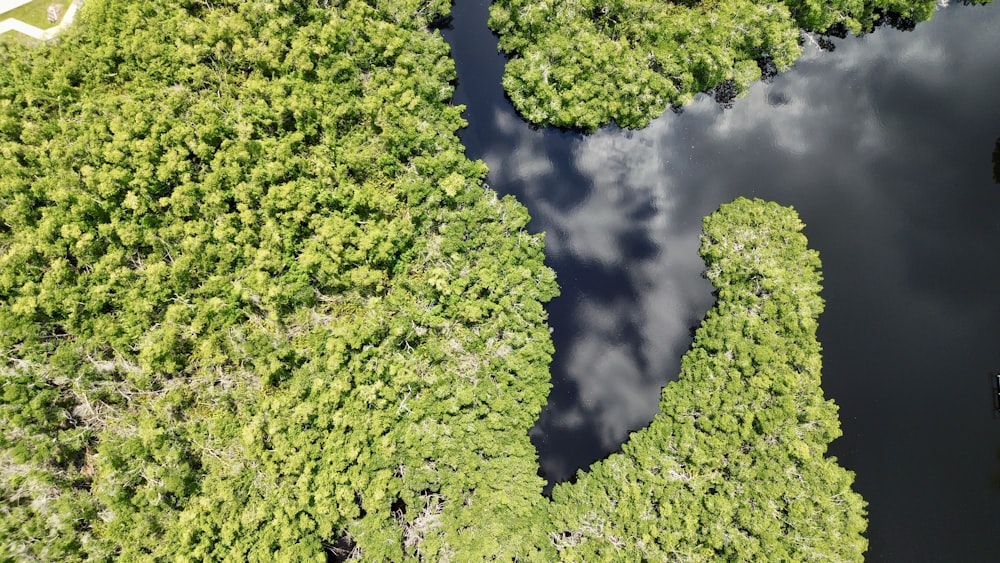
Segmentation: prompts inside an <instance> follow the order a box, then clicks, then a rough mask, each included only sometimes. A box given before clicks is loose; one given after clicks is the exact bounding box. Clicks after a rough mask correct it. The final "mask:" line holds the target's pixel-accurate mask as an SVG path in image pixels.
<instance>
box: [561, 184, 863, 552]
mask: <svg viewBox="0 0 1000 563" xmlns="http://www.w3.org/2000/svg"><path fill="white" fill-rule="evenodd" d="M802 227H803V225H802V223H801V222H800V221H799V219H798V216H797V215H796V214H795V212H794V211H793V210H792V209H790V208H786V207H781V206H779V205H777V204H774V203H766V202H763V201H760V200H753V201H751V200H746V199H739V200H737V201H735V202H733V203H731V204H728V205H724V206H722V208H721V209H720V210H719V211H717V212H716V213H714V214H712V215H710V216H709V217H707V218H706V219H705V221H704V233H703V235H702V239H701V250H700V254H701V256H702V257H703V258H704V260H705V264H706V266H707V270H706V275H707V277H708V279H709V280H711V282H712V284H713V285H715V287H716V288H717V290H718V291H717V295H718V300H717V302H716V304H715V306H714V307H713V308H712V310H711V311H709V313H708V314H707V315H706V317H705V320H704V321H703V322H702V324H701V327H700V328H699V329H698V331H697V333H696V334H695V338H694V342H693V344H692V345H691V349H690V350H689V351H688V352H687V353H686V354H685V355H684V357H683V359H682V363H681V373H680V379H679V380H678V381H676V382H674V383H671V384H669V385H667V386H666V387H665V388H664V389H663V393H662V397H661V401H660V410H661V413H660V414H658V415H657V416H656V418H654V420H653V422H652V423H651V424H650V425H649V427H647V428H645V429H643V430H640V431H638V432H636V433H634V434H632V436H631V437H630V438H629V440H628V441H627V442H626V443H625V445H624V446H623V452H622V453H619V454H614V455H612V456H610V457H609V458H608V459H606V460H604V461H601V462H598V463H596V464H595V465H594V466H592V467H591V468H590V470H589V472H588V473H582V472H581V474H580V476H579V480H578V482H576V483H574V484H571V485H570V484H561V485H557V486H556V488H555V490H554V492H553V500H554V502H553V504H552V508H551V512H552V514H553V526H554V528H555V529H556V530H559V531H560V532H561V533H560V534H558V535H556V536H554V541H555V542H556V545H557V548H558V550H559V555H560V558H561V559H563V560H567V561H610V560H630V561H640V560H642V561H760V560H769V561H861V560H863V554H864V552H865V549H866V548H867V540H866V539H865V538H864V537H863V536H862V533H863V532H864V531H865V529H866V527H867V522H866V520H865V510H864V504H865V503H864V501H863V500H862V498H861V497H860V495H858V494H857V493H855V492H854V491H852V490H851V488H850V487H851V483H852V481H853V474H852V473H851V472H849V471H847V470H845V469H844V468H842V467H840V466H839V465H837V463H836V460H835V459H833V458H829V457H825V453H826V450H827V445H828V444H829V443H830V442H831V441H832V440H834V439H835V438H837V437H838V436H840V423H839V421H838V418H837V407H836V405H835V404H834V403H833V402H832V401H829V400H826V399H824V398H823V392H822V389H821V388H820V369H821V357H820V345H819V343H818V342H817V340H816V327H817V323H816V318H817V316H818V315H819V314H820V312H821V311H822V310H823V300H822V299H821V298H820V297H819V291H820V283H819V282H820V274H819V270H818V268H819V257H818V255H817V253H816V252H815V251H813V250H810V249H808V248H807V246H806V238H805V236H804V235H803V234H802V233H801V230H802Z"/></svg>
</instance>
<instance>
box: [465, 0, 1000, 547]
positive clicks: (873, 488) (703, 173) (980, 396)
mask: <svg viewBox="0 0 1000 563" xmlns="http://www.w3.org/2000/svg"><path fill="white" fill-rule="evenodd" d="M485 6H486V3H485V1H484V0H472V1H470V2H468V3H464V2H460V3H459V5H458V6H456V10H455V24H454V28H455V29H454V31H452V32H448V33H449V34H451V33H453V34H454V36H452V37H449V41H452V44H453V45H458V47H456V49H455V56H456V61H457V66H458V70H459V86H460V88H459V91H458V92H457V93H456V100H455V101H456V103H463V104H466V105H467V106H468V109H467V111H466V114H465V115H466V117H467V119H468V120H469V122H470V127H469V128H468V129H467V130H465V131H463V133H462V137H463V141H464V142H465V143H466V145H467V147H468V154H469V155H470V156H472V157H473V158H483V159H484V160H485V161H486V162H487V164H488V165H489V166H490V169H491V173H490V176H489V181H490V183H491V185H492V186H493V187H494V188H495V189H497V190H498V191H500V192H503V193H511V194H514V195H516V196H517V197H518V198H519V199H520V200H521V201H522V202H523V203H524V204H525V205H526V206H527V207H528V209H529V210H530V212H531V214H532V217H533V220H532V223H531V225H530V228H532V229H533V230H536V231H544V232H545V233H546V254H547V259H548V263H549V265H550V266H552V267H553V268H554V269H555V270H556V272H557V274H558V276H559V282H560V285H561V287H562V291H563V294H562V296H561V297H559V298H557V299H556V300H554V301H553V302H552V303H551V304H550V306H549V307H548V310H549V312H550V316H551V324H552V326H553V329H554V332H553V337H554V340H555V344H556V358H555V361H554V363H553V366H552V371H553V385H554V387H553V392H552V395H551V397H550V402H549V405H548V407H547V408H546V410H545V412H544V413H543V415H542V417H541V420H540V421H539V423H538V425H537V426H536V428H535V429H534V430H533V432H532V438H533V441H534V443H535V444H536V446H537V447H538V450H539V454H540V456H541V463H542V466H543V468H544V469H545V471H546V473H547V475H548V476H549V477H550V478H553V479H556V480H561V479H565V478H567V477H568V476H569V475H570V474H572V473H573V472H574V471H576V469H578V468H581V467H586V466H587V465H588V464H589V463H590V462H591V461H593V460H594V459H597V458H599V457H603V456H604V455H606V454H607V453H608V452H609V451H612V450H614V449H616V448H617V447H618V446H619V444H620V443H621V442H622V440H623V439H624V438H625V437H626V435H627V433H628V432H629V431H630V430H634V429H636V428H639V427H641V426H643V425H645V424H646V423H647V422H648V421H649V420H650V419H651V418H652V416H653V415H654V414H655V412H656V408H657V402H658V400H659V389H660V387H661V386H662V385H664V384H665V383H666V382H667V381H668V380H669V379H671V378H673V377H675V375H676V373H677V370H678V366H679V362H680V356H681V354H683V352H684V350H685V349H686V348H687V346H688V345H689V343H690V336H689V327H691V326H694V325H696V324H697V323H698V322H699V321H700V319H701V317H702V316H703V315H704V312H705V311H706V310H707V308H708V307H709V306H710V305H711V303H712V297H711V295H710V292H711V288H710V287H709V285H708V284H707V283H706V282H705V281H704V280H703V279H701V277H700V272H701V271H702V269H703V265H702V263H701V260H700V259H699V258H698V256H697V240H698V234H699V232H700V226H701V218H702V217H703V216H705V215H706V214H708V213H710V212H712V211H714V210H715V209H717V208H718V206H719V205H720V204H721V203H723V202H726V201H730V200H732V199H734V198H735V197H737V196H740V195H743V196H750V197H761V198H765V199H770V200H774V201H778V202H780V203H783V204H787V205H793V206H794V207H795V208H796V209H797V210H798V211H799V213H800V215H801V216H802V218H803V220H804V221H805V223H806V225H807V228H806V234H807V235H808V236H809V238H810V242H811V244H812V246H813V247H814V248H817V249H818V250H819V251H820V254H821V257H822V259H823V263H824V273H825V282H824V285H825V290H824V293H823V296H824V298H825V299H826V300H827V311H826V313H824V315H823V316H822V317H821V319H820V340H821V342H822V343H823V346H824V350H825V358H824V389H825V390H826V392H827V395H828V396H831V397H833V398H834V399H835V400H836V401H837V402H838V404H840V406H841V419H842V425H843V428H844V437H843V438H841V439H840V440H838V441H836V442H835V443H834V444H833V446H832V452H833V453H834V454H835V455H837V456H838V457H839V458H840V459H841V462H842V463H843V464H844V465H845V466H847V467H848V468H850V469H852V470H854V471H856V472H857V488H858V490H859V491H860V492H861V493H862V494H863V495H864V496H865V497H866V499H868V501H869V502H870V508H869V510H870V519H871V527H870V533H869V537H870V539H871V549H870V553H869V555H870V559H873V560H902V561H911V560H912V561H945V560H961V561H989V560H994V559H995V554H996V553H998V552H1000V534H997V533H996V530H997V529H998V528H1000V510H997V507H998V506H1000V483H998V477H997V476H998V475H1000V459H998V451H1000V435H998V424H1000V420H996V419H994V418H993V412H992V397H993V391H992V387H991V385H992V378H993V374H994V373H996V372H997V371H998V370H1000V354H998V350H1000V349H998V347H997V343H998V342H1000V294H998V293H997V282H996V280H997V279H1000V213H998V212H1000V189H998V187H997V185H996V184H995V183H994V182H993V161H992V155H993V151H994V148H995V147H996V146H997V136H998V134H1000V103H997V97H996V93H997V92H1000V72H998V71H997V69H1000V49H997V48H996V47H997V44H998V43H997V41H998V39H1000V4H998V5H990V6H986V7H968V6H954V7H950V8H947V9H945V10H942V11H940V12H939V13H938V14H937V15H935V17H934V21H932V22H931V23H929V24H922V25H919V26H918V27H917V29H916V30H915V31H913V32H906V33H903V32H898V31H894V30H886V29H880V30H878V31H876V32H875V33H873V34H870V35H866V36H864V37H861V38H848V39H845V40H834V42H835V44H836V46H837V48H836V50H835V51H834V52H832V53H830V52H821V51H819V50H818V49H815V48H813V47H808V48H807V51H806V53H805V55H804V56H803V58H802V59H801V60H800V61H799V62H798V63H797V64H796V66H795V68H794V69H792V70H791V71H790V72H788V73H785V74H783V75H780V76H778V77H776V78H775V79H774V80H773V81H772V82H771V83H768V84H764V83H758V84H756V85H754V86H753V88H752V89H751V91H750V92H749V94H748V95H747V96H746V97H745V98H742V99H740V100H737V101H736V102H735V104H734V105H733V107H732V108H731V109H728V110H723V109H722V108H721V107H719V106H718V105H717V104H715V103H714V102H713V101H712V100H710V99H709V98H708V97H706V96H700V97H699V98H698V99H697V100H696V101H695V102H694V103H693V104H691V105H690V106H687V107H686V108H685V109H684V111H683V113H682V114H680V115H674V114H672V113H669V112H668V113H667V114H666V115H664V116H663V117H662V118H660V119H658V120H656V121H654V122H653V123H652V124H651V125H650V126H649V127H648V128H646V129H643V130H641V131H622V130H620V129H616V128H607V129H604V130H601V131H598V132H597V133H595V134H593V135H591V136H582V135H578V134H573V133H567V132H559V131H554V130H536V129H532V128H530V127H529V126H527V125H526V124H524V123H523V122H522V121H521V120H520V118H519V117H518V116H517V115H516V114H515V113H514V112H513V109H512V108H511V107H510V104H509V103H508V102H507V101H506V100H505V99H504V98H503V94H502V92H501V91H500V89H499V76H500V73H501V72H502V65H503V58H502V57H500V56H498V55H496V54H495V52H490V51H489V49H485V48H481V47H480V46H479V45H478V43H477V46H476V47H474V48H470V49H468V50H466V49H464V48H461V47H460V46H461V45H462V43H460V42H459V43H455V41H454V39H455V38H459V37H460V36H462V37H466V38H467V39H466V40H473V38H475V40H476V41H478V42H479V43H484V42H485V43H491V44H492V45H493V48H495V40H494V39H493V38H492V37H491V36H489V35H486V34H485V33H486V32H485V31H484V30H485V11H484V10H485ZM463 34H465V35H463ZM477 34H478V35H477ZM488 77H496V81H495V82H490V80H492V78H489V79H488ZM463 85H464V87H463ZM465 87H469V88H474V89H467V88H465Z"/></svg>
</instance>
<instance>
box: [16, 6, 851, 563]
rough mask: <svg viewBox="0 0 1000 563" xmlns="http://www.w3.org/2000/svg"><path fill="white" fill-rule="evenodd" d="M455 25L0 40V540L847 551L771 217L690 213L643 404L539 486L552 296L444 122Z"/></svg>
mask: <svg viewBox="0 0 1000 563" xmlns="http://www.w3.org/2000/svg"><path fill="white" fill-rule="evenodd" d="M446 10H447V5H445V4H444V3H443V2H434V3H422V2H400V1H398V0H392V1H389V0H386V1H384V2H379V1H376V0H373V1H369V2H365V1H358V0H346V1H343V2H331V3H322V4H317V3H313V2H304V1H293V0H254V1H250V2H247V1H243V0H230V1H216V2H213V3H205V2H200V1H190V2H180V3H178V2H167V1H166V0H158V1H150V2H139V3H137V2H131V1H126V0H88V2H87V4H86V5H85V7H84V9H83V10H82V12H81V14H80V16H79V19H78V24H77V25H76V26H75V27H74V28H73V29H71V30H70V31H69V32H68V33H67V34H66V35H65V36H64V37H62V38H61V39H60V41H59V42H58V43H56V44H50V45H42V46H39V47H38V48H32V49H27V48H22V47H17V46H9V47H6V46H5V47H0V355H2V362H0V383H2V392H0V538H3V539H2V543H0V561H7V560H15V561H21V560H26V561H30V560H46V561H62V560H77V559H81V558H91V559H94V560H113V559H120V560H125V561H158V560H180V561H205V560H231V561H275V560H277V561H303V560H317V561H322V560H323V559H324V557H325V555H327V554H339V555H340V556H343V557H348V556H350V557H357V558H363V559H365V560H371V561H382V560H390V561H399V560H425V561H441V560H449V559H451V560H456V561H482V560H488V559H491V558H493V559H496V560H505V561H510V560H514V559H517V560H521V561H532V560H537V561H551V560H555V559H559V558H564V559H579V558H584V559H587V560H590V559H589V557H590V555H592V554H595V553H600V554H603V556H604V557H606V558H612V559H616V560H620V558H621V557H620V556H622V554H623V553H628V554H634V555H637V556H638V554H646V555H648V556H649V557H656V556H657V554H669V553H688V552H689V553H690V554H692V557H695V558H701V559H705V558H712V557H717V556H729V555H731V554H736V555H739V556H741V555H742V554H752V553H768V551H766V550H770V549H775V550H778V551H774V553H788V554H789V557H790V558H799V557H800V556H801V558H810V557H814V558H817V559H818V558H822V556H824V555H829V556H830V557H833V558H844V559H851V558H856V557H858V556H859V554H860V551H861V550H863V547H864V542H863V539H861V538H860V536H859V535H858V534H859V532H860V531H861V530H863V527H864V523H863V507H862V503H861V501H860V499H858V498H857V496H856V495H854V494H853V493H851V492H850V491H849V489H848V486H849V484H850V475H849V474H848V473H847V472H845V471H843V470H842V469H840V468H838V467H837V466H836V465H835V464H834V462H833V461H832V460H829V459H827V458H825V457H823V452H824V451H825V446H826V443H827V442H828V441H829V440H831V439H833V437H835V436H836V434H837V432H838V430H837V425H836V419H835V410H834V407H833V405H832V404H830V403H828V402H826V401H824V400H823V399H822V393H821V390H820V388H819V347H818V345H817V344H815V340H814V330H815V316H816V315H817V314H818V313H819V310H820V309H821V301H819V298H818V297H817V295H816V292H817V291H818V289H819V286H818V279H819V278H818V274H817V273H816V271H815V266H816V265H817V260H816V257H815V254H813V253H811V252H810V251H808V250H806V249H805V240H804V238H803V237H802V235H801V234H800V233H799V232H798V230H799V229H800V228H801V225H800V224H799V223H798V221H797V219H795V217H794V214H793V212H791V211H789V210H785V209H783V208H780V207H777V206H773V205H767V204H763V203H762V202H740V203H738V204H736V205H734V206H729V207H727V208H725V209H724V210H723V211H722V212H720V214H718V215H717V216H715V217H714V218H713V219H711V220H709V221H708V222H706V239H705V241H706V244H705V246H704V248H703V254H704V255H705V257H706V260H707V261H708V264H709V275H710V277H711V278H712V279H713V282H714V283H716V285H717V287H719V290H720V294H719V295H720V297H719V303H718V305H717V308H716V310H715V312H713V313H711V314H710V315H709V317H708V318H707V319H706V322H705V325H704V326H703V328H702V329H701V330H700V332H699V336H698V340H697V341H696V344H695V347H694V348H693V349H692V351H691V353H690V354H689V357H688V358H687V359H686V360H685V368H684V369H685V371H684V374H683V375H682V379H681V383H680V384H679V385H670V386H668V387H667V388H666V390H665V391H664V399H663V410H664V414H663V415H661V417H660V418H658V419H657V421H656V422H654V424H653V426H651V427H650V429H648V430H647V431H644V432H643V433H640V434H639V435H637V436H636V438H635V441H634V442H633V443H631V444H630V445H628V446H627V447H626V451H625V454H624V455H622V456H617V457H614V458H612V459H610V460H608V461H607V462H605V463H603V464H600V465H598V466H597V467H595V469H594V471H593V472H592V473H591V474H589V475H587V476H585V477H584V478H582V479H581V481H580V483H578V484H577V485H563V486H560V487H559V488H558V489H557V491H556V497H555V500H554V501H549V500H548V499H546V498H545V497H543V496H542V494H541V490H542V484H543V482H542V480H541V478H539V477H538V476H537V470H538V464H537V459H536V457H537V456H536V453H535V450H534V448H533V447H532V445H531V443H530V442H529V440H528V435H527V432H528V429H529V428H530V427H531V425H532V424H533V423H534V421H535V420H536V418H537V416H538V414H539V412H540V410H541V408H542V406H543V405H544V403H545V401H546V395H547V391H548V388H549V374H548V369H547V366H548V362H549V361H550V355H551V352H552V345H551V341H550V338H549V333H548V330H547V327H546V325H545V312H544V309H543V308H542V303H543V302H544V301H546V300H547V299H550V298H551V297H552V296H553V295H555V293H556V291H557V288H556V285H555V280H554V276H553V273H552V272H551V271H550V270H549V269H548V268H546V267H545V266H544V264H543V255H542V239H541V237H540V236H532V235H530V234H528V233H527V232H526V231H525V229H524V227H525V224H526V223H527V220H528V216H527V213H526V211H525V210H524V208H523V207H522V206H520V205H519V204H518V203H517V202H515V201H513V200H512V199H509V198H504V199H498V198H497V197H496V195H495V193H493V192H492V191H491V190H489V189H488V188H487V187H486V186H484V184H483V181H482V179H483V176H484V173H485V167H484V166H483V164H482V163H479V162H472V161H469V160H468V159H466V158H465V157H464V155H463V148H462V146H461V145H460V143H459V142H458V139H457V137H456V136H455V131H456V129H457V128H459V127H461V126H462V125H463V121H462V119H461V117H460V111H461V109H462V108H460V107H453V106H451V105H449V99H450V97H451V94H452V88H451V86H450V85H449V84H450V81H452V80H453V79H454V66H453V63H452V61H451V60H450V59H449V57H448V49H447V46H446V45H445V43H444V42H443V41H442V39H441V37H440V35H439V34H438V33H437V32H434V31H432V30H429V25H430V22H432V21H434V20H435V19H437V18H438V17H440V16H441V15H443V14H444V13H445V11H446ZM732 323H736V324H732ZM739 327H742V329H740V330H737V328H739ZM769 350H770V352H768V351H769ZM675 405H676V406H675ZM741 405H742V406H741ZM692 409H698V411H697V412H698V414H697V416H695V414H693V413H694V412H695V411H693V410H692ZM659 437H662V438H663V439H662V440H660V439H659ZM720 456H721V457H720ZM614 468H617V469H614ZM612 469H614V470H613V471H612ZM671 472H674V473H677V475H681V476H682V477H684V476H688V477H685V478H684V479H680V480H678V479H674V477H672V475H673V474H674V473H671ZM695 476H697V477H698V478H695ZM703 476H706V479H702V478H701V477H703ZM708 477H710V478H708ZM696 485H697V486H696ZM702 485H703V487H702V488H698V486H702ZM650 491H658V492H656V495H659V496H645V495H646V493H648V492H650ZM703 493H704V494H703ZM744 493H748V494H744ZM615 507H617V509H616V508H615ZM616 510H617V512H616ZM671 515H673V516H671ZM625 517H629V518H633V519H634V520H626V519H625ZM679 517H680V520H678V518H679ZM727 519H728V520H727ZM712 522H717V524H714V525H715V526H717V527H718V526H723V528H711V530H715V531H713V532H712V533H711V534H708V535H705V534H703V533H702V532H703V529H704V530H710V527H711V525H713V524H711V523H712ZM592 525H596V526H600V528H599V531H598V532H594V528H592ZM706 526H707V527H706ZM725 526H729V527H725ZM734 526H735V527H734ZM820 529H822V532H821V533H820V532H817V530H820ZM600 530H606V531H607V533H606V534H604V533H603V532H600ZM727 530H731V531H727ZM733 532H738V534H737V536H732V537H731V534H732V533H733ZM719 534H721V536H720V535H719ZM647 536H648V539H647ZM699 538H701V539H699ZM621 550H625V551H621ZM754 550H757V551H754ZM761 550H764V551H761ZM831 554H832V555H831Z"/></svg>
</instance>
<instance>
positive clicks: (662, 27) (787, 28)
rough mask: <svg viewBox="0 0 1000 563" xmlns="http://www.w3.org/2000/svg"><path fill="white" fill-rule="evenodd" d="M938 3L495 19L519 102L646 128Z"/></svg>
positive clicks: (767, 1)
mask: <svg viewBox="0 0 1000 563" xmlns="http://www.w3.org/2000/svg"><path fill="white" fill-rule="evenodd" d="M989 1H990V0H971V2H972V3H984V2H989ZM935 6H936V2H935V0H821V1H820V0H784V1H780V0H679V1H677V2H668V3H664V2H656V1H653V0H541V1H539V0H496V1H495V2H493V3H492V5H491V6H490V27H491V28H492V29H493V30H494V31H495V32H496V33H497V34H498V35H499V37H500V41H499V46H500V49H501V50H502V51H504V52H506V53H507V54H508V55H509V56H510V57H511V58H510V60H509V61H508V63H507V67H506V70H505V72H504V76H503V85H504V89H505V90H506V92H507V95H508V96H509V97H510V99H511V101H512V102H513V104H514V106H515V107H516V108H517V110H518V112H520V113H521V114H522V115H523V116H524V118H525V119H527V120H528V121H531V122H533V123H537V124H540V125H555V126H559V127H565V128H575V129H581V130H584V131H593V130H595V129H597V128H598V127H601V126H603V125H607V124H609V123H615V124H617V125H619V126H621V127H633V128H641V127H645V126H646V125H647V124H648V123H649V121H650V120H651V119H653V118H655V117H657V116H659V115H660V114H662V113H663V112H664V111H665V110H666V109H667V108H668V107H674V108H679V107H680V106H683V104H685V103H687V102H688V101H690V100H691V99H692V98H693V97H694V95H695V94H697V93H699V92H710V93H712V94H714V95H715V97H716V98H717V99H720V100H721V101H728V100H730V99H731V98H732V97H734V96H738V95H739V94H741V93H743V92H745V91H746V89H747V88H748V87H749V86H750V84H751V83H753V82H754V81H756V80H758V79H760V78H762V77H764V78H767V77H769V76H773V75H774V74H775V73H776V72H778V71H782V70H786V69H788V68H789V67H790V66H791V65H792V64H793V63H794V62H795V60H796V59H797V58H798V57H799V55H800V54H801V52H802V45H803V42H805V41H807V40H808V41H813V42H816V43H818V44H819V45H821V46H824V45H826V46H829V45H832V43H831V42H830V41H829V39H828V38H826V37H824V35H829V36H838V37H844V36H846V34H847V33H867V32H870V31H872V30H873V29H874V28H875V26H877V25H882V24H886V25H891V26H894V27H898V28H900V29H904V30H905V29H913V26H914V25H915V23H917V22H920V21H924V20H927V19H929V18H930V17H931V15H932V14H933V12H934V10H935ZM806 32H811V33H809V34H807V33H806ZM817 34H818V35H819V40H818V41H817V40H816V39H813V36H815V35H817ZM828 48H829V47H828Z"/></svg>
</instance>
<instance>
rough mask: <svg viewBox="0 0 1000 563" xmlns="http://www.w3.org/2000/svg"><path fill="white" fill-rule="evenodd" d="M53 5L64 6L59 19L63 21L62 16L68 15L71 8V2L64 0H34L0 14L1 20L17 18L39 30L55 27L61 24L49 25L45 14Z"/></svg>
mask: <svg viewBox="0 0 1000 563" xmlns="http://www.w3.org/2000/svg"><path fill="white" fill-rule="evenodd" d="M52 4H59V5H61V6H62V9H61V10H60V11H59V18H60V19H62V16H63V15H64V14H65V13H66V9H67V8H69V0H63V1H62V2H60V1H58V0H56V1H53V0H32V1H31V2H28V3H27V4H25V5H23V6H19V7H17V8H14V9H13V10H10V11H7V12H4V13H2V14H0V20H5V19H7V18H17V19H19V20H21V21H23V22H24V23H26V24H29V25H33V26H35V27H37V28H39V29H48V28H50V27H55V26H56V25H57V24H58V23H59V22H56V23H49V20H48V18H47V17H46V13H45V12H46V10H47V9H48V7H49V6H50V5H52Z"/></svg>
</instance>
